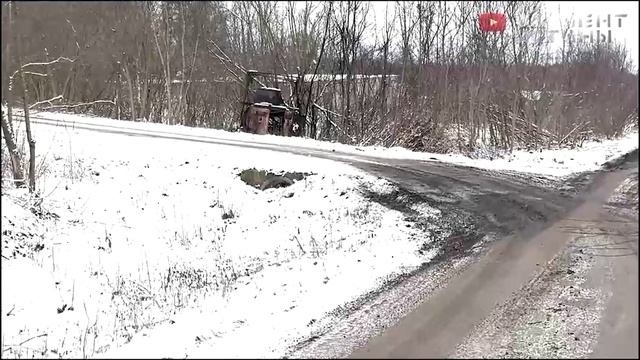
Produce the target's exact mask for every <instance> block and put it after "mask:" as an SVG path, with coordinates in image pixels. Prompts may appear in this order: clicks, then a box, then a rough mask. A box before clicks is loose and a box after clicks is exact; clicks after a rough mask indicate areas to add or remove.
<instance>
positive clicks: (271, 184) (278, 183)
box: [260, 176, 293, 190]
mask: <svg viewBox="0 0 640 360" xmlns="http://www.w3.org/2000/svg"><path fill="white" fill-rule="evenodd" d="M290 185H293V181H292V180H291V179H288V178H286V177H284V176H274V177H272V178H269V179H267V180H266V181H265V182H264V183H262V186H261V187H260V190H267V189H273V188H281V187H287V186H290Z"/></svg>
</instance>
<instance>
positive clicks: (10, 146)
mask: <svg viewBox="0 0 640 360" xmlns="http://www.w3.org/2000/svg"><path fill="white" fill-rule="evenodd" d="M8 110H9V112H10V111H11V108H10V107H9V109H8ZM2 135H4V141H5V143H6V144H7V150H9V157H10V158H11V172H12V173H13V180H14V182H15V184H16V186H17V187H23V186H24V174H23V173H22V159H21V157H20V153H19V152H18V146H16V142H15V141H14V140H13V133H12V131H11V129H10V127H9V125H8V124H7V120H6V119H5V117H4V111H3V114H2Z"/></svg>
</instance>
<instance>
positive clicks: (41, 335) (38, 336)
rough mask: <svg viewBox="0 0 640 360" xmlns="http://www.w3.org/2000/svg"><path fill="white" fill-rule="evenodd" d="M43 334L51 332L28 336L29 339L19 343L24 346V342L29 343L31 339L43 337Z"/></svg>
mask: <svg viewBox="0 0 640 360" xmlns="http://www.w3.org/2000/svg"><path fill="white" fill-rule="evenodd" d="M43 336H49V334H47V333H44V334H40V335H36V336H33V337H30V338H28V339H27V340H25V341H23V342H21V343H20V344H18V346H22V345H23V344H25V343H27V342H29V341H31V340H33V339H37V338H41V337H43Z"/></svg>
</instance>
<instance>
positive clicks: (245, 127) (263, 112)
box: [240, 72, 305, 136]
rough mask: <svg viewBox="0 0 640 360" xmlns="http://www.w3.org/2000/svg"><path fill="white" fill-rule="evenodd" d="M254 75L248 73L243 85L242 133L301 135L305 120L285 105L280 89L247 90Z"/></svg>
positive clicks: (294, 109)
mask: <svg viewBox="0 0 640 360" xmlns="http://www.w3.org/2000/svg"><path fill="white" fill-rule="evenodd" d="M256 73H257V72H250V73H249V74H248V76H247V82H246V84H245V85H246V88H245V101H243V102H242V111H241V117H240V128H241V129H242V131H245V132H249V133H253V134H261V135H264V134H272V135H282V136H299V135H301V131H302V129H301V125H303V124H304V121H305V118H304V117H303V116H301V115H300V112H299V111H298V109H297V108H295V107H292V106H289V105H287V104H286V103H285V101H284V100H283V99H282V92H281V90H280V89H278V88H270V87H264V86H262V87H259V88H257V89H254V90H250V89H249V87H250V86H251V84H252V76H255V74H256Z"/></svg>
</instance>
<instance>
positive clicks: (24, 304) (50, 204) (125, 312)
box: [2, 124, 437, 357]
mask: <svg viewBox="0 0 640 360" xmlns="http://www.w3.org/2000/svg"><path fill="white" fill-rule="evenodd" d="M16 126H18V124H16ZM18 127H20V128H24V124H20V125H19V126H18ZM33 128H34V132H35V134H34V137H35V138H36V139H37V141H38V143H37V146H38V147H37V149H38V154H39V156H38V163H39V164H41V165H39V167H38V172H39V178H38V181H37V185H38V189H40V191H41V192H42V195H43V198H42V202H41V203H39V204H38V203H35V201H34V200H33V199H32V198H31V197H30V196H29V195H28V193H27V192H26V191H25V190H22V189H10V188H5V189H3V194H2V230H3V235H2V240H3V241H2V242H3V249H2V255H3V256H2V290H3V291H2V323H3V326H2V341H3V342H2V351H3V357H6V356H8V357H13V356H18V357H31V356H35V357H43V356H44V357H58V356H63V357H79V356H88V357H96V356H125V357H128V356H134V357H136V356H145V357H149V356H150V357H167V356H168V357H184V356H189V357H194V356H195V357H198V356H201V357H210V356H216V357H218V356H220V357H223V356H244V357H246V356H278V355H280V354H282V352H283V351H284V350H285V348H286V347H287V346H288V345H290V344H289V343H288V341H291V339H295V338H299V337H301V336H305V335H306V331H307V329H308V326H307V325H308V324H309V323H310V322H313V321H314V319H318V318H320V317H322V315H323V314H324V313H326V312H328V311H330V310H333V309H334V308H335V307H337V306H339V305H341V304H343V303H345V302H347V301H350V300H352V299H355V298H356V297H358V296H359V295H361V294H363V293H365V292H367V291H370V290H372V289H374V288H375V287H377V286H379V284H380V283H381V282H382V281H384V280H385V279H386V278H388V277H389V276H392V275H393V274H394V273H395V274H398V273H402V272H406V271H410V270H412V269H414V268H415V267H417V266H419V265H420V264H421V263H423V262H425V261H428V260H429V259H430V258H431V257H432V256H433V255H434V254H420V253H419V252H418V250H419V248H420V246H421V245H423V244H424V242H425V239H424V238H423V236H420V234H419V233H418V230H416V229H414V228H412V227H409V226H407V225H408V224H407V223H406V222H405V221H404V216H403V215H402V214H401V213H399V212H396V211H392V210H389V209H387V208H385V207H383V206H381V205H379V204H377V203H371V202H369V201H367V199H365V198H364V197H363V196H362V195H361V189H362V188H363V187H367V188H372V189H374V190H376V191H378V192H386V191H390V190H391V189H392V188H393V187H392V186H391V185H390V184H389V183H387V182H386V181H384V180H382V179H377V178H375V177H372V176H369V175H367V174H365V173H362V172H360V171H358V170H356V169H354V168H351V167H349V166H347V165H343V164H340V163H337V162H332V161H328V160H318V159H313V158H309V157H302V156H296V155H288V154H283V153H279V152H272V151H266V150H248V149H243V148H239V147H229V146H220V145H211V144H198V143H190V142H184V141H175V140H174V141H172V140H165V139H153V138H143V137H130V136H124V135H120V134H103V133H97V132H92V131H86V130H78V129H76V130H74V129H71V128H64V127H53V126H43V125H37V124H35V125H34V126H33ZM254 167H255V168H258V169H266V170H274V171H299V172H309V173H313V175H310V176H308V177H306V178H305V179H303V180H300V181H297V182H296V183H295V184H293V185H292V186H289V187H286V188H280V189H269V190H265V191H261V190H259V189H256V188H253V187H250V186H249V185H246V184H245V183H243V182H242V181H241V180H240V178H239V176H238V174H239V173H240V171H242V170H244V169H248V168H254ZM29 209H33V210H32V211H29ZM425 216H426V217H428V216H437V211H429V212H428V213H427V212H426V210H425ZM249 343H250V344H249Z"/></svg>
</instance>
